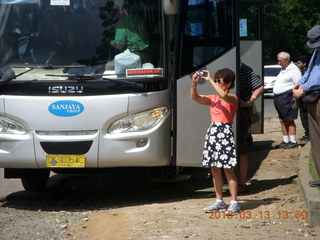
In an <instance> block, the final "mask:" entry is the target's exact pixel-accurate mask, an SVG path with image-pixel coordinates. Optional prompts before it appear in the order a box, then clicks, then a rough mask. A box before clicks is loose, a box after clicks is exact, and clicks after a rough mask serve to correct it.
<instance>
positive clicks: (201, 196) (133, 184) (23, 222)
mask: <svg viewBox="0 0 320 240" xmlns="http://www.w3.org/2000/svg"><path fill="white" fill-rule="evenodd" d="M297 125H298V134H297V135H298V137H301V136H302V134H303V132H302V129H301V124H299V123H298V121H297ZM253 138H254V144H253V146H252V147H250V151H249V159H250V168H249V178H250V180H249V181H248V184H249V186H248V189H247V191H246V192H245V193H243V194H240V195H239V201H240V203H241V209H242V212H241V213H240V214H238V215H236V216H234V217H232V218H230V217H228V216H226V215H225V214H223V213H217V214H208V213H204V211H203V207H205V206H207V205H208V204H209V203H211V202H212V201H213V199H214V193H213V186H212V182H211V180H210V179H209V178H207V171H206V170H205V169H186V173H191V174H192V177H191V178H190V179H189V180H187V181H185V182H179V183H176V184H167V185H152V186H146V185H144V184H142V181H140V182H139V181H136V180H137V179H138V178H137V177H136V176H135V175H130V174H124V175H121V174H118V175H117V177H119V179H121V181H118V182H117V183H115V182H114V181H110V179H109V178H106V177H105V176H101V175H96V176H92V177H88V178H86V179H84V178H83V177H82V178H79V177H72V176H70V177H66V178H62V179H61V180H60V181H58V182H59V184H58V185H57V184H56V185H50V184H49V185H50V186H49V190H48V192H46V193H39V194H35V193H25V192H20V193H14V194H11V195H10V196H8V197H7V199H6V200H5V201H4V202H2V203H1V202H0V205H1V207H0V239H21V240H27V239H28V240H30V239H41V240H42V239H67V240H70V239H77V240H85V239H91V240H101V239H111V240H113V239H115V240H117V239H133V240H135V239H146V240H147V239H156V240H158V239H159V240H161V239H206V240H209V239H249V240H251V239H259V240H263V239H319V238H320V228H315V227H313V226H311V225H310V224H308V222H307V214H308V212H307V209H306V205H305V203H304V201H303V198H302V196H301V195H300V192H299V187H298V184H297V159H298V157H299V153H300V150H301V146H303V144H304V143H303V142H301V143H300V144H301V146H300V147H299V148H296V149H290V150H289V149H288V150H284V149H276V148H275V146H276V145H277V144H279V143H280V142H281V141H282V139H281V134H280V125H279V122H278V120H277V119H276V118H269V119H265V134H263V135H254V136H253ZM79 192H82V194H81V193H79ZM225 201H226V202H227V203H229V202H230V195H229V193H228V190H227V186H226V189H225Z"/></svg>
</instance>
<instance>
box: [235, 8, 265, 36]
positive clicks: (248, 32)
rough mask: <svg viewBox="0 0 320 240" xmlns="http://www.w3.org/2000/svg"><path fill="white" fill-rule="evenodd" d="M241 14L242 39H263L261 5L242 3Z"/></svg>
mask: <svg viewBox="0 0 320 240" xmlns="http://www.w3.org/2000/svg"><path fill="white" fill-rule="evenodd" d="M239 15H240V16H239V34H240V40H261V37H260V35H261V33H260V5H258V4H255V5H254V4H240V11H239Z"/></svg>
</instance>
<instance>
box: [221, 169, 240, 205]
mask: <svg viewBox="0 0 320 240" xmlns="http://www.w3.org/2000/svg"><path fill="white" fill-rule="evenodd" d="M224 172H225V174H226V176H227V180H228V184H229V191H230V194H231V200H234V201H237V196H238V180H237V177H236V174H235V173H234V169H233V168H225V169H224Z"/></svg>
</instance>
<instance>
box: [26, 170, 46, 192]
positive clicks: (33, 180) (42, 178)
mask: <svg viewBox="0 0 320 240" xmlns="http://www.w3.org/2000/svg"><path fill="white" fill-rule="evenodd" d="M49 174H50V171H49V170H36V171H35V174H34V175H33V176H27V177H21V182H22V186H23V187H24V189H25V190H27V191H32V192H41V191H43V190H45V189H46V186H47V182H48V180H49Z"/></svg>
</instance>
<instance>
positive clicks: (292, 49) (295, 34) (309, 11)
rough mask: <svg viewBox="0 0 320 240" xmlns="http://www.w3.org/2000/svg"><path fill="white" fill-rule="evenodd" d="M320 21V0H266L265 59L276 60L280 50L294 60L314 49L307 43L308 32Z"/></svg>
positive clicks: (267, 62)
mask: <svg viewBox="0 0 320 240" xmlns="http://www.w3.org/2000/svg"><path fill="white" fill-rule="evenodd" d="M315 25H320V4H319V0H304V1H301V0H265V1H264V62H265V64H274V63H275V62H276V56H277V54H278V53H279V52H281V51H286V52H288V53H290V55H291V56H292V59H293V60H295V59H296V58H297V57H298V56H299V55H300V54H306V53H310V52H312V49H310V48H309V47H308V46H307V45H306V42H307V32H308V31H309V30H310V29H311V28H312V27H314V26H315Z"/></svg>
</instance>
